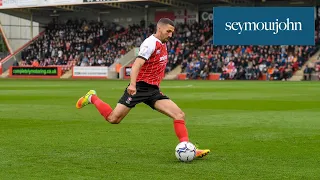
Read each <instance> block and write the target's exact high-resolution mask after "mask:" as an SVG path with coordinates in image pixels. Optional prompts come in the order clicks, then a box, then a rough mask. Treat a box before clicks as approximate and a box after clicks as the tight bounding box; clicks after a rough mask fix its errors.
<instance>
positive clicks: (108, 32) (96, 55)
mask: <svg viewBox="0 0 320 180" xmlns="http://www.w3.org/2000/svg"><path fill="white" fill-rule="evenodd" d="M124 32H125V29H124V28H123V27H121V26H118V25H116V24H114V23H109V24H103V23H100V22H87V21H86V20H84V19H82V20H68V21H67V22H65V23H62V22H55V21H53V22H51V23H50V24H48V26H47V28H46V30H45V33H44V35H43V36H41V37H39V38H38V39H37V40H36V41H34V42H33V43H32V44H31V45H30V46H28V47H27V48H26V49H25V50H24V51H22V53H21V59H22V61H21V64H22V65H32V66H48V65H70V66H72V65H81V64H83V65H85V64H86V63H88V64H89V63H90V62H91V63H92V62H97V63H98V62H99V63H100V64H101V65H102V64H103V65H110V64H111V63H112V61H113V59H115V58H116V57H111V56H109V55H107V52H106V51H102V50H101V47H103V45H104V42H106V41H107V40H108V39H109V38H110V37H112V36H116V35H119V34H121V33H124ZM116 50H119V51H121V50H122V49H121V48H120V47H119V48H118V47H117V48H116ZM112 58H113V59H112Z"/></svg>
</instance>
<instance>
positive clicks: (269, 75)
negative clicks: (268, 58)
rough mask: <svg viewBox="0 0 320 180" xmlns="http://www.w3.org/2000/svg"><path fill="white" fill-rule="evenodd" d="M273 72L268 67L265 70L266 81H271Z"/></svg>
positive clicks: (271, 68)
mask: <svg viewBox="0 0 320 180" xmlns="http://www.w3.org/2000/svg"><path fill="white" fill-rule="evenodd" d="M273 72H274V67H272V66H270V67H269V68H268V69H267V80H272V77H273Z"/></svg>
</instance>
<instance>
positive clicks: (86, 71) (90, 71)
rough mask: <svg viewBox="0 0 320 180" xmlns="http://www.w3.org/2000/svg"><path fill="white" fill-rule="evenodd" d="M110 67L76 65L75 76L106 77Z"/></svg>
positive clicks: (74, 68)
mask: <svg viewBox="0 0 320 180" xmlns="http://www.w3.org/2000/svg"><path fill="white" fill-rule="evenodd" d="M108 69H109V67H106V66H74V67H73V74H72V76H73V77H105V78H107V76H108Z"/></svg>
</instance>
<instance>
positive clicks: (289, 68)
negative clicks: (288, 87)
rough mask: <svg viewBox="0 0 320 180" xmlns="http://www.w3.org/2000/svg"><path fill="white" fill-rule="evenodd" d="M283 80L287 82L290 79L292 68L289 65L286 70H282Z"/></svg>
mask: <svg viewBox="0 0 320 180" xmlns="http://www.w3.org/2000/svg"><path fill="white" fill-rule="evenodd" d="M283 73H284V74H283V80H285V81H287V80H288V79H289V78H291V77H292V74H293V72H292V66H291V65H288V66H287V68H286V69H285V70H284V72H283Z"/></svg>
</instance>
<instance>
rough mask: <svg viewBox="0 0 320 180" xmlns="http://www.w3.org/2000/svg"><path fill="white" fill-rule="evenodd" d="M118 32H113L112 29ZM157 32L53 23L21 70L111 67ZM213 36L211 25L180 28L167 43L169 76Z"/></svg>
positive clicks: (26, 56)
mask: <svg viewBox="0 0 320 180" xmlns="http://www.w3.org/2000/svg"><path fill="white" fill-rule="evenodd" d="M114 28H116V29H117V31H116V32H113V31H111V29H114ZM154 32H155V25H154V24H150V25H149V27H148V28H144V27H141V26H140V25H136V24H133V25H130V26H129V27H128V28H127V29H124V28H122V27H120V26H117V25H116V24H112V25H111V26H110V25H109V26H104V25H103V24H101V23H97V22H90V23H88V22H87V21H86V20H81V21H77V20H76V21H71V20H69V21H67V22H66V23H61V22H52V23H50V24H49V25H48V27H47V29H46V33H45V35H44V36H42V37H40V38H39V39H37V40H36V41H35V42H33V43H32V44H31V45H30V46H29V47H28V48H26V49H25V50H24V51H23V52H22V55H21V59H22V61H21V63H20V66H62V67H63V70H64V71H67V70H70V69H71V68H72V66H75V65H76V66H110V65H111V64H113V63H114V62H117V60H118V59H120V58H121V57H122V56H123V55H125V54H126V53H127V52H129V51H130V50H131V49H132V48H134V47H139V46H140V44H141V43H142V42H143V40H144V39H145V38H147V37H148V36H150V35H151V34H152V33H154ZM211 35H212V23H211V22H209V21H207V22H204V23H193V24H177V27H176V34H175V36H174V38H173V39H172V40H171V41H170V42H169V43H168V50H169V63H168V65H167V69H166V70H167V72H169V71H170V70H172V69H174V68H175V67H176V66H177V65H179V64H180V63H181V62H182V61H183V59H185V58H186V57H187V56H188V55H189V53H190V52H192V51H193V49H195V48H196V47H198V46H201V45H202V44H204V42H205V41H206V40H207V39H208V38H210V36H211Z"/></svg>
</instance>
